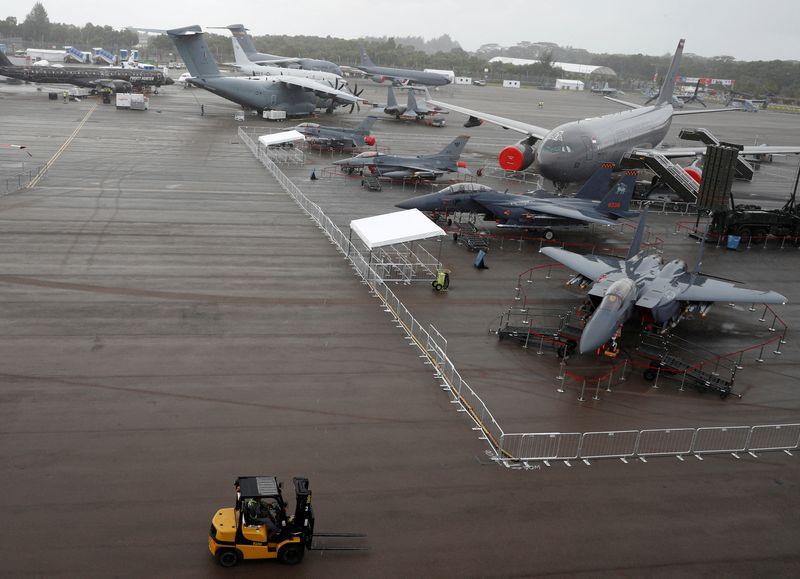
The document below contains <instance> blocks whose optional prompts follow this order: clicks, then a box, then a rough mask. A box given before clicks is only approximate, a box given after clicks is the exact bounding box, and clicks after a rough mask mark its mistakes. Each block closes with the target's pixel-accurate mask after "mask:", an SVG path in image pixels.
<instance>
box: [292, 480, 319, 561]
mask: <svg viewBox="0 0 800 579" xmlns="http://www.w3.org/2000/svg"><path fill="white" fill-rule="evenodd" d="M292 481H293V482H294V490H295V495H296V500H295V510H294V525H295V526H296V528H297V530H298V531H299V532H301V533H302V535H303V541H304V542H305V545H306V548H307V549H310V548H311V542H312V541H313V539H314V508H313V507H312V506H311V491H310V490H309V488H308V479H307V478H302V477H294V478H293V479H292Z"/></svg>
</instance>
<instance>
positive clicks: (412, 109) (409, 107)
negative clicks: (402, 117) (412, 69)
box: [406, 88, 417, 114]
mask: <svg viewBox="0 0 800 579" xmlns="http://www.w3.org/2000/svg"><path fill="white" fill-rule="evenodd" d="M416 112H417V97H416V96H415V95H414V89H413V88H410V89H408V102H407V103H406V113H407V114H408V113H416Z"/></svg>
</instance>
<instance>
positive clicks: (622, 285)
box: [597, 278, 636, 312]
mask: <svg viewBox="0 0 800 579" xmlns="http://www.w3.org/2000/svg"><path fill="white" fill-rule="evenodd" d="M635 291H636V284H634V283H633V280H632V279H630V278H623V279H618V280H617V281H615V282H614V283H612V284H611V285H610V286H609V288H608V290H607V291H606V295H605V296H604V297H603V301H602V302H601V303H600V306H598V308H597V309H598V310H600V311H607V312H617V311H619V310H620V308H622V306H623V305H625V303H626V302H627V301H628V300H629V299H630V297H631V296H633V295H634V292H635Z"/></svg>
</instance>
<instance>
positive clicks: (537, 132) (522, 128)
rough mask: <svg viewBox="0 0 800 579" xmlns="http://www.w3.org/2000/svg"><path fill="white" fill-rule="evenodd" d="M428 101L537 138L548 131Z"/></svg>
mask: <svg viewBox="0 0 800 579" xmlns="http://www.w3.org/2000/svg"><path fill="white" fill-rule="evenodd" d="M428 103H430V104H432V105H433V106H435V107H440V108H443V109H447V110H451V111H455V112H457V113H461V114H464V115H467V116H470V117H475V118H477V119H480V120H482V121H486V122H488V123H492V124H495V125H498V126H500V127H503V128H504V129H511V130H512V131H517V132H518V133H522V134H524V135H529V136H531V137H535V138H537V139H544V137H545V136H546V135H547V133H549V132H550V130H549V129H545V128H543V127H537V126H536V125H529V124H528V123H523V122H522V121H515V120H513V119H506V118H504V117H498V116H497V115H490V114H488V113H482V112H480V111H473V110H472V109H467V108H464V107H459V106H456V105H450V104H447V103H443V102H440V101H435V100H429V101H428Z"/></svg>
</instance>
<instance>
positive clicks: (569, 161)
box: [431, 39, 800, 185]
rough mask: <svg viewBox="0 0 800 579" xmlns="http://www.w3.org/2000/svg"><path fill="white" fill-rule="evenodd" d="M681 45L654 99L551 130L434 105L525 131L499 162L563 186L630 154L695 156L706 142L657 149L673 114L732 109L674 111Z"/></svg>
mask: <svg viewBox="0 0 800 579" xmlns="http://www.w3.org/2000/svg"><path fill="white" fill-rule="evenodd" d="M683 44H684V41H683V39H681V41H680V42H679V43H678V48H677V50H676V51H675V55H674V56H673V58H672V63H671V64H670V68H669V72H668V73H667V75H666V76H665V77H664V83H663V85H662V87H661V91H660V92H659V96H658V97H657V99H656V102H655V104H653V105H649V106H642V105H639V104H636V103H631V102H627V101H623V100H620V99H616V98H612V97H604V98H606V99H608V100H611V101H613V102H616V103H618V104H622V105H625V106H627V107H629V108H632V109H633V110H629V111H623V112H618V113H612V114H608V115H603V116H600V117H594V118H590V119H583V120H580V121H571V122H568V123H565V124H562V125H559V126H558V127H556V128H555V129H553V130H549V129H545V128H543V127H538V126H536V125H530V124H528V123H524V122H522V121H516V120H513V119H508V118H504V117H500V116H497V115H491V114H487V113H482V112H479V111H475V110H471V109H467V108H464V107H461V106H456V105H451V104H447V103H443V102H438V101H431V104H433V105H435V106H440V107H442V108H446V109H450V110H453V111H456V112H460V113H463V114H465V115H469V120H468V121H467V122H466V124H465V125H464V126H466V127H472V126H477V125H479V124H481V122H482V121H487V122H490V123H494V124H496V125H499V126H501V127H503V128H504V129H511V130H513V131H517V132H519V133H522V134H524V135H525V138H524V139H522V140H521V141H519V142H518V143H516V144H514V145H511V146H508V147H506V148H504V149H503V150H502V151H501V152H500V155H499V158H498V163H499V164H500V166H501V167H502V168H503V169H506V170H509V171H522V170H524V169H526V168H527V167H532V168H533V170H534V171H536V172H537V173H539V174H541V175H543V176H544V177H545V178H546V179H549V180H550V181H553V182H554V183H557V184H559V185H560V184H565V183H573V182H579V181H583V180H585V179H588V178H589V176H590V175H591V174H592V173H593V172H594V171H595V170H596V169H597V167H598V165H599V164H600V163H604V162H608V163H614V164H615V165H619V164H620V162H621V160H622V158H623V157H624V156H626V155H628V154H631V153H646V154H648V153H649V154H652V153H653V152H657V153H659V154H660V155H663V156H664V157H667V158H679V157H695V156H697V155H698V154H703V153H704V152H705V147H675V148H671V149H663V150H662V149H658V150H657V151H654V149H653V148H654V147H655V146H656V145H658V144H659V143H660V142H661V141H662V140H663V139H664V137H665V136H666V134H667V132H668V131H669V127H670V123H671V122H672V118H673V117H674V116H678V115H691V114H698V113H708V112H722V111H728V110H730V109H686V110H680V111H679V110H675V106H674V104H673V99H672V92H673V89H674V86H675V76H676V74H677V72H678V66H679V65H680V61H681V55H682V53H683ZM749 149H750V147H747V146H746V147H744V152H743V154H748V153H749V152H753V151H749ZM755 152H757V151H755ZM768 152H769V153H800V147H797V146H795V147H777V146H776V147H774V150H771V151H768Z"/></svg>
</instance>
